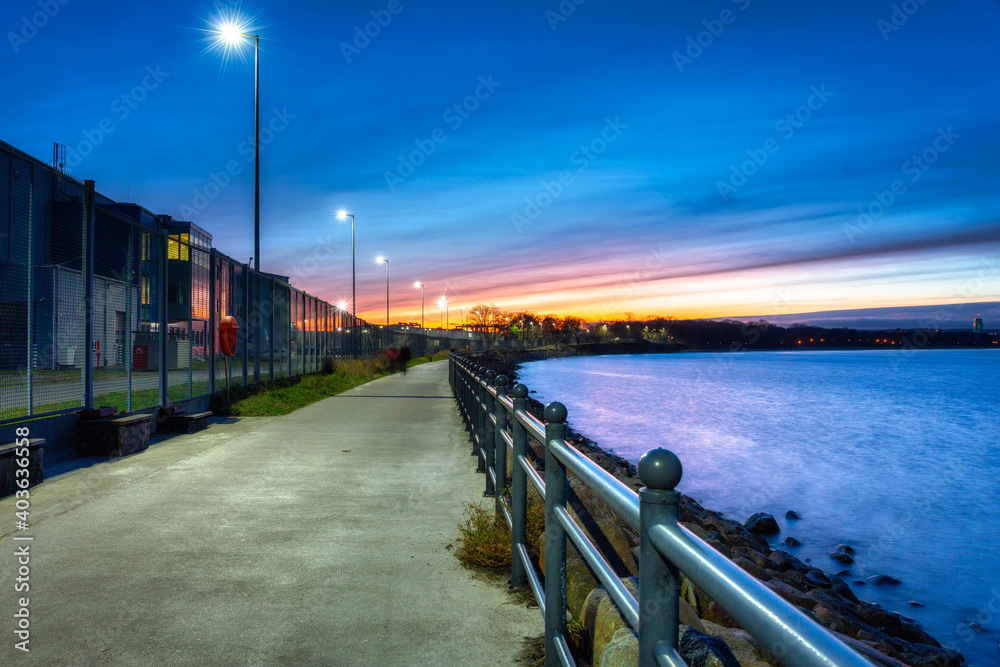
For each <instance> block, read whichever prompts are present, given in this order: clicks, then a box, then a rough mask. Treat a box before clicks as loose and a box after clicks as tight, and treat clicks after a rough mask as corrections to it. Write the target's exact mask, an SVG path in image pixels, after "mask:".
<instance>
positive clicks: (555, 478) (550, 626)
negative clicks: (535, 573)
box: [545, 402, 566, 667]
mask: <svg viewBox="0 0 1000 667" xmlns="http://www.w3.org/2000/svg"><path fill="white" fill-rule="evenodd" d="M565 439H566V406H565V405H563V404H562V403H555V402H553V403H549V404H548V405H546V406H545V667H558V666H559V665H560V664H561V662H560V660H559V653H558V651H557V649H556V638H557V637H559V636H563V637H565V634H566V529H565V528H563V525H562V524H561V523H560V522H559V519H558V518H556V508H557V507H565V506H566V467H565V466H564V465H563V464H562V462H561V461H559V459H557V458H556V455H555V454H554V453H553V452H552V448H551V446H550V443H551V442H552V441H553V440H555V441H557V442H563V441H564V440H565Z"/></svg>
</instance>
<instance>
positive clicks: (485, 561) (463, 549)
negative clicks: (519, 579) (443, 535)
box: [457, 503, 510, 568]
mask: <svg viewBox="0 0 1000 667" xmlns="http://www.w3.org/2000/svg"><path fill="white" fill-rule="evenodd" d="M464 506H465V516H466V521H465V524H464V525H462V524H459V526H458V529H459V530H460V531H461V535H460V536H459V539H458V550H457V554H458V557H459V558H460V559H461V560H462V561H463V562H465V563H468V564H471V565H481V566H483V567H492V568H501V567H509V566H510V530H508V528H507V521H506V520H505V519H504V518H503V515H498V514H493V513H492V512H490V511H488V510H486V509H485V508H483V507H480V506H479V505H473V504H472V503H464Z"/></svg>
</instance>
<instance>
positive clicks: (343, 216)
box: [337, 209, 388, 315]
mask: <svg viewBox="0 0 1000 667" xmlns="http://www.w3.org/2000/svg"><path fill="white" fill-rule="evenodd" d="M348 218H350V219H351V315H357V309H358V305H357V304H358V284H357V278H356V275H357V274H356V273H355V270H354V214H353V213H348V212H347V211H345V210H344V209H340V210H339V211H337V220H347V219H348ZM386 268H388V267H386Z"/></svg>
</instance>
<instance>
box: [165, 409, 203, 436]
mask: <svg viewBox="0 0 1000 667" xmlns="http://www.w3.org/2000/svg"><path fill="white" fill-rule="evenodd" d="M211 416H212V413H211V412H173V413H171V414H167V415H165V416H163V418H162V419H157V420H156V421H157V424H156V430H157V432H162V433H194V432H195V431H200V430H202V429H204V428H207V427H208V418H209V417H211Z"/></svg>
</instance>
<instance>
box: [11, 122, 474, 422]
mask: <svg viewBox="0 0 1000 667" xmlns="http://www.w3.org/2000/svg"><path fill="white" fill-rule="evenodd" d="M227 315H232V316H234V317H235V318H236V320H237V322H238V324H239V335H238V346H237V351H236V356H235V357H233V358H232V359H231V360H230V366H231V375H232V377H231V382H232V383H233V384H235V385H243V384H249V383H252V382H256V381H259V380H274V379H278V378H287V377H293V376H297V375H302V374H304V373H312V372H316V371H319V370H321V369H322V368H323V364H324V361H325V360H326V359H328V358H336V357H361V356H368V355H372V354H374V353H376V352H377V351H378V350H380V349H383V348H385V347H386V346H388V345H397V346H403V345H408V346H410V348H411V350H412V352H413V354H414V355H420V354H424V353H425V352H435V351H437V350H440V349H449V348H458V349H481V348H482V346H483V345H484V344H485V343H484V342H483V341H481V340H478V339H467V338H466V337H465V336H463V335H462V333H461V332H440V333H437V334H435V333H433V332H427V331H426V330H423V332H410V331H398V330H391V329H387V328H386V327H379V326H373V325H371V324H369V323H367V322H365V321H364V320H361V319H357V318H354V317H352V316H351V314H350V313H347V312H343V311H341V310H339V309H338V308H337V307H336V306H334V305H332V304H329V303H327V302H325V301H323V300H321V299H319V298H317V297H314V296H312V295H309V294H307V293H305V292H303V291H301V290H298V289H296V288H294V287H292V286H291V285H290V284H288V282H286V281H285V280H283V279H282V278H281V277H279V276H274V275H271V274H267V273H262V272H259V271H257V270H253V269H251V268H250V267H249V266H248V265H247V264H243V263H241V262H237V261H234V260H233V259H231V258H229V257H227V256H226V255H224V254H222V253H220V252H219V251H218V250H215V249H213V248H212V247H211V237H210V236H209V235H208V234H207V232H205V231H204V230H201V229H200V228H199V227H198V226H197V225H194V224H192V223H189V222H182V221H177V220H173V219H172V218H170V217H169V216H162V215H161V216H157V215H155V214H153V213H151V212H149V211H148V210H146V209H144V208H142V207H141V206H138V205H136V204H122V203H118V202H115V201H113V200H111V199H109V198H107V197H104V196H102V195H100V194H99V193H97V192H96V190H95V186H94V182H93V181H84V182H80V181H78V180H76V179H74V178H72V177H70V176H67V175H66V174H64V173H62V172H61V171H59V170H57V169H53V168H52V167H50V166H49V165H46V164H45V163H43V162H41V161H39V160H36V159H35V158H32V157H31V156H29V155H27V154H25V153H23V152H21V151H19V150H17V149H16V148H14V147H12V146H10V145H8V144H5V143H3V142H0V424H4V423H8V422H11V421H16V420H20V419H25V418H30V417H39V416H47V415H56V414H61V413H64V412H71V411H74V410H79V409H80V408H83V407H94V406H113V407H116V408H118V410H119V411H121V412H138V411H143V410H150V409H153V408H156V407H159V406H163V405H168V404H171V403H175V402H178V401H184V400H188V399H194V398H202V397H205V396H209V395H211V394H213V393H215V392H216V391H222V390H223V389H224V387H225V384H224V383H225V378H226V375H225V358H224V356H223V354H222V351H221V350H220V349H219V345H218V324H219V321H220V318H222V317H224V316H227Z"/></svg>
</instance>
